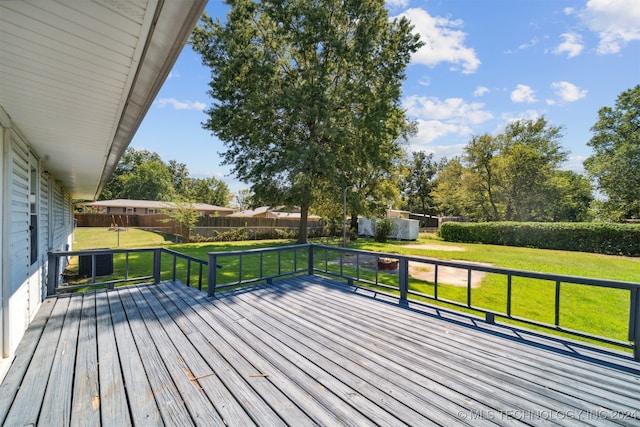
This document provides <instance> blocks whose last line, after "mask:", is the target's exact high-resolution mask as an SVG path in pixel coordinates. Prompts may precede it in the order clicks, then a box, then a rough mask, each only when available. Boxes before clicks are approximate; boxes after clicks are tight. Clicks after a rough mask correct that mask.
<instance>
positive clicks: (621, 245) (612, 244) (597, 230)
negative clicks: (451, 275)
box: [438, 222, 640, 256]
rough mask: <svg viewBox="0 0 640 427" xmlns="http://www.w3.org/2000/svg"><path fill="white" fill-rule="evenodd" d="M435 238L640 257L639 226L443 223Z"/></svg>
mask: <svg viewBox="0 0 640 427" xmlns="http://www.w3.org/2000/svg"><path fill="white" fill-rule="evenodd" d="M438 234H439V235H440V237H442V238H443V239H444V240H446V241H449V242H466V243H486V244H492V245H505V246H522V247H531V248H540V249H558V250H567V251H579V252H593V253H600V254H608V255H626V256H640V225H635V224H613V223H591V222H588V223H562V222H558V223H532V222H486V223H459V222H457V223H456V222H446V223H444V224H442V226H441V227H440V230H439V231H438Z"/></svg>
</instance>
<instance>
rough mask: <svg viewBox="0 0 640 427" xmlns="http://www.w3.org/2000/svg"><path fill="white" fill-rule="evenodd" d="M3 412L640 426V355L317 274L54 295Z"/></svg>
mask: <svg viewBox="0 0 640 427" xmlns="http://www.w3.org/2000/svg"><path fill="white" fill-rule="evenodd" d="M0 421H2V423H3V424H4V425H10V426H16V425H82V426H86V425H100V424H102V425H113V426H123V425H180V426H186V425H205V426H213V425H234V426H249V425H260V426H267V425H292V426H304V425H328V426H341V425H388V426H398V425H415V426H428V425H447V426H449V425H461V424H469V425H496V424H499V425H500V424H508V425H514V424H516V425H517V424H535V425H547V424H548V425H554V424H565V425H572V424H573V425H604V424H612V425H616V424H621V425H636V426H637V425H640V366H639V364H638V363H636V362H633V361H631V360H630V358H629V357H628V356H624V357H623V356H620V355H616V354H611V353H605V352H599V351H593V350H589V349H585V348H582V347H581V346H575V345H570V344H568V343H563V342H560V341H556V340H550V339H546V338H544V337H540V336H536V335H528V334H523V333H521V332H515V331H512V330H510V329H508V328H501V327H496V326H491V327H490V326H486V325H484V324H483V323H482V322H479V323H477V324H476V322H475V321H473V320H470V319H468V318H465V317H462V316H460V317H458V316H455V315H446V314H445V313H442V312H439V311H435V310H430V309H428V308H424V307H421V306H415V307H411V306H409V307H406V306H405V307H402V306H399V305H397V303H395V302H394V301H393V300H391V299H385V298H384V297H382V298H381V297H379V296H375V295H373V294H371V293H370V292H369V291H364V290H358V289H356V288H352V287H348V286H346V285H341V284H337V283H336V282H333V281H330V280H328V279H323V278H319V277H317V276H303V277H297V278H292V279H287V280H283V281H279V282H276V283H274V284H273V285H271V286H270V287H266V286H262V287H257V288H251V290H243V291H237V292H234V293H227V294H224V295H220V296H219V297H218V298H216V299H213V300H209V299H207V298H206V297H205V296H204V295H203V294H201V293H199V292H198V291H197V290H195V289H191V288H187V287H185V286H183V285H181V284H178V283H171V282H167V283H162V284H160V285H145V286H137V287H129V288H119V289H116V290H114V291H110V292H98V293H89V294H84V295H81V294H74V295H69V296H60V297H57V298H51V299H47V300H46V301H45V303H44V304H43V307H42V308H41V310H40V312H39V313H38V315H37V318H36V320H35V322H34V323H33V325H32V327H31V328H30V329H29V330H28V332H27V335H26V336H25V338H24V340H23V341H22V343H21V344H20V348H19V350H18V353H17V355H16V359H15V361H14V363H13V365H12V367H11V369H10V371H9V373H8V375H7V377H6V378H5V380H4V382H3V383H2V385H1V386H0Z"/></svg>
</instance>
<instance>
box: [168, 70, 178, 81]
mask: <svg viewBox="0 0 640 427" xmlns="http://www.w3.org/2000/svg"><path fill="white" fill-rule="evenodd" d="M173 78H176V79H177V78H180V73H176V72H174V71H169V75H168V76H167V80H169V79H173Z"/></svg>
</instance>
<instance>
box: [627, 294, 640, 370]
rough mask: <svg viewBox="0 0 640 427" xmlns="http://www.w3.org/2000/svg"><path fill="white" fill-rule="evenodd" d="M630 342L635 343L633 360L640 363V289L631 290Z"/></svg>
mask: <svg viewBox="0 0 640 427" xmlns="http://www.w3.org/2000/svg"><path fill="white" fill-rule="evenodd" d="M629 341H632V342H633V358H634V359H635V360H636V361H638V362H640V289H638V288H635V289H631V304H629Z"/></svg>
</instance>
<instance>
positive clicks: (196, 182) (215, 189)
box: [188, 177, 233, 206]
mask: <svg viewBox="0 0 640 427" xmlns="http://www.w3.org/2000/svg"><path fill="white" fill-rule="evenodd" d="M188 182H189V184H188V187H189V191H188V194H189V198H190V199H191V200H193V201H194V202H197V203H207V204H210V205H215V206H229V204H230V203H231V199H232V198H233V195H232V194H231V191H230V190H229V187H228V186H227V184H225V183H224V182H223V181H221V180H219V179H217V178H214V177H210V178H189V180H188Z"/></svg>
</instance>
